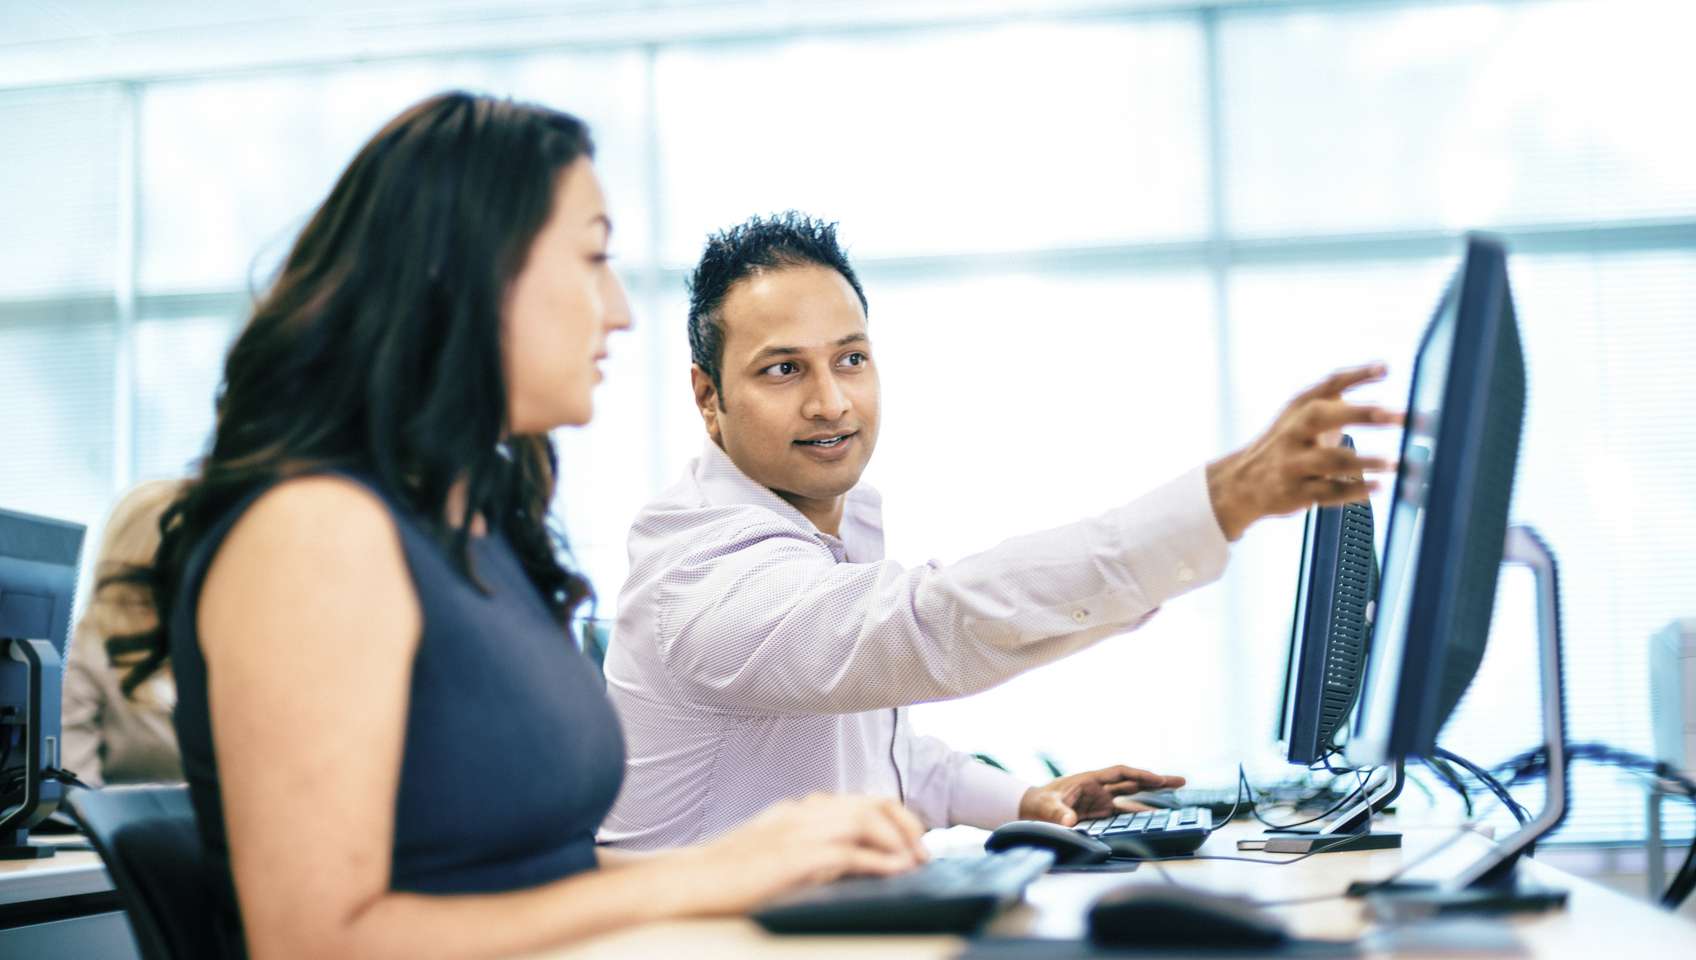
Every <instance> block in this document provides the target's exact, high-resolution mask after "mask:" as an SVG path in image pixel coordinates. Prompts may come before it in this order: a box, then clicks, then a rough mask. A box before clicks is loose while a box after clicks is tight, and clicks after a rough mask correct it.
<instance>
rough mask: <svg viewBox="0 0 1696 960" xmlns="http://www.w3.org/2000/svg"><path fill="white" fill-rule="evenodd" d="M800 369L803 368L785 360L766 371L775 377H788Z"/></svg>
mask: <svg viewBox="0 0 1696 960" xmlns="http://www.w3.org/2000/svg"><path fill="white" fill-rule="evenodd" d="M799 369H801V368H800V367H797V366H796V365H795V364H793V363H790V362H789V361H788V360H785V361H783V362H782V363H774V364H772V365H771V366H769V367H767V368H766V369H765V372H766V373H768V374H770V375H771V376H774V377H787V376H789V375H790V374H792V373H794V372H795V371H797V370H799Z"/></svg>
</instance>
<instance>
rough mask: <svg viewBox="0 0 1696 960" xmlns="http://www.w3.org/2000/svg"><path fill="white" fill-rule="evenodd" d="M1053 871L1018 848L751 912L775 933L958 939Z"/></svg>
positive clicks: (799, 896) (821, 890)
mask: <svg viewBox="0 0 1696 960" xmlns="http://www.w3.org/2000/svg"><path fill="white" fill-rule="evenodd" d="M1053 863H1054V854H1052V853H1050V852H1048V851H1046V850H1038V849H1035V848H1033V847H1018V848H1014V849H1012V850H1004V851H1001V852H999V853H991V854H988V855H986V856H982V857H962V858H943V859H938V860H932V861H930V862H929V863H927V864H925V865H924V866H921V867H919V868H918V869H916V870H913V871H910V872H908V873H904V874H900V875H898V876H893V877H853V878H849V879H844V880H838V881H836V882H835V883H828V884H825V885H824V886H822V887H815V888H813V889H810V890H804V891H800V892H799V893H795V894H790V895H788V896H785V897H783V898H780V899H778V900H776V901H773V902H771V903H769V904H767V905H765V906H764V907H761V908H760V909H758V910H756V911H754V913H753V918H754V920H755V921H756V922H757V923H759V924H760V926H762V927H765V928H766V929H767V930H770V931H772V932H773V933H960V934H969V933H972V932H973V931H975V930H977V929H978V928H979V927H981V926H982V925H983V924H984V923H985V922H986V921H987V920H988V919H989V918H990V917H992V916H994V915H995V914H996V913H997V912H999V911H1000V910H1001V909H1002V908H1003V907H1006V906H1008V905H1009V904H1011V903H1013V902H1015V901H1017V900H1018V899H1019V897H1020V896H1021V895H1022V894H1023V893H1024V890H1025V887H1026V886H1028V885H1029V884H1030V883H1031V882H1032V881H1033V880H1035V879H1036V878H1037V877H1040V876H1041V875H1042V874H1043V873H1044V872H1045V871H1047V869H1048V868H1049V867H1050V866H1051V865H1052V864H1053Z"/></svg>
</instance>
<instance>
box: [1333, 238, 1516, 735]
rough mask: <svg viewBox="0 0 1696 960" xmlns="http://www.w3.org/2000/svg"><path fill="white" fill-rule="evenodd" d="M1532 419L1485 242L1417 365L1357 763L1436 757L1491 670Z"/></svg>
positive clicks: (1476, 247)
mask: <svg viewBox="0 0 1696 960" xmlns="http://www.w3.org/2000/svg"><path fill="white" fill-rule="evenodd" d="M1524 418H1525V358H1524V354H1523V352H1522V348H1521V346H1520V340H1519V328H1518V325H1517V323H1516V322H1515V318H1514V310H1513V297H1512V295H1511V293H1510V292H1509V289H1508V274H1507V255H1506V253H1505V251H1504V250H1503V249H1502V246H1501V245H1500V244H1499V243H1497V242H1495V241H1493V240H1490V239H1487V238H1483V237H1477V236H1474V237H1471V238H1469V239H1468V242H1467V248H1466V257H1465V259H1464V260H1463V261H1462V263H1461V267H1460V270H1459V272H1458V273H1457V274H1456V275H1455V278H1454V280H1453V282H1451V283H1450V285H1449V288H1448V290H1447V291H1446V292H1445V293H1444V295H1443V299H1442V301H1441V302H1440V303H1439V304H1438V306H1437V311H1436V315H1435V316H1434V317H1433V318H1432V320H1431V323H1430V325H1429V326H1427V327H1426V330H1425V335H1424V337H1423V339H1422V340H1421V341H1420V345H1419V352H1418V354H1417V356H1416V358H1415V360H1414V366H1413V386H1412V389H1411V390H1410V393H1409V399H1408V406H1407V429H1406V432H1405V433H1404V435H1403V438H1402V450H1401V462H1400V466H1399V468H1398V470H1397V474H1396V485H1395V491H1394V493H1393V494H1392V496H1391V513H1390V519H1389V533H1388V536H1387V537H1386V539H1385V544H1384V569H1383V580H1382V583H1381V584H1380V586H1379V590H1378V618H1377V623H1376V624H1375V625H1374V627H1373V637H1372V658H1371V662H1370V663H1368V664H1367V668H1366V680H1365V684H1364V687H1363V689H1362V693H1361V700H1360V706H1359V707H1358V708H1357V709H1356V711H1355V720H1354V726H1353V728H1352V729H1351V731H1350V734H1349V742H1348V758H1349V761H1350V763H1351V764H1355V765H1359V764H1369V763H1384V762H1387V761H1389V760H1392V759H1394V758H1397V757H1417V756H1426V755H1428V754H1429V753H1430V751H1431V750H1432V749H1433V748H1434V746H1435V743H1436V738H1437V732H1438V731H1439V730H1440V729H1441V728H1442V725H1443V724H1444V723H1445V722H1446V721H1447V720H1448V717H1449V714H1450V713H1451V712H1453V710H1454V708H1455V705H1456V704H1457V703H1459V701H1460V698H1461V695H1462V694H1463V693H1465V692H1466V688H1467V686H1468V685H1469V684H1470V683H1471V682H1472V677H1473V675H1474V674H1476V673H1477V672H1478V664H1479V662H1480V661H1481V660H1482V659H1483V656H1484V644H1485V641H1486V640H1487V639H1488V637H1489V633H1490V617H1491V614H1492V612H1493V609H1494V606H1495V599H1496V574H1497V568H1498V567H1499V566H1500V565H1501V562H1502V549H1503V547H1502V544H1503V537H1504V535H1505V534H1506V532H1507V521H1508V505H1509V501H1510V500H1511V498H1512V495H1513V478H1514V470H1515V467H1516V465H1517V463H1518V459H1519V441H1520V430H1521V427H1522V425H1523V422H1524Z"/></svg>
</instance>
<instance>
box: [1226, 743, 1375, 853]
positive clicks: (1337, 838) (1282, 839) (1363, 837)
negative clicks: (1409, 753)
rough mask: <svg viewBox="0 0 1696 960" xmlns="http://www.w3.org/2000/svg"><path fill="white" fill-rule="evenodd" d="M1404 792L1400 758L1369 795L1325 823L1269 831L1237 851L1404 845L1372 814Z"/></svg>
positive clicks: (1311, 850) (1336, 849)
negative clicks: (1376, 823)
mask: <svg viewBox="0 0 1696 960" xmlns="http://www.w3.org/2000/svg"><path fill="white" fill-rule="evenodd" d="M1401 792H1402V761H1401V760H1400V759H1397V760H1396V762H1395V765H1394V766H1392V767H1390V768H1389V773H1388V775H1386V776H1385V777H1384V779H1383V780H1381V781H1380V782H1379V783H1378V784H1377V785H1376V786H1372V787H1371V789H1370V790H1368V791H1367V794H1366V796H1364V797H1361V798H1360V799H1359V800H1356V801H1355V802H1354V803H1353V804H1351V805H1350V806H1348V807H1346V808H1345V809H1344V810H1343V811H1342V812H1341V813H1338V814H1337V815H1335V816H1333V817H1331V818H1330V819H1329V820H1327V821H1325V822H1324V823H1323V824H1314V825H1312V826H1304V827H1294V828H1291V829H1286V830H1268V831H1266V833H1265V834H1264V839H1249V840H1239V841H1237V849H1238V850H1257V851H1261V852H1264V853H1341V852H1343V851H1345V850H1388V849H1392V848H1395V847H1399V846H1401V845H1402V835H1401V834H1399V833H1396V832H1394V831H1389V830H1373V829H1372V815H1373V814H1375V813H1380V812H1382V811H1383V810H1384V808H1385V807H1388V806H1389V805H1390V804H1391V803H1392V802H1393V801H1394V800H1395V799H1396V796H1397V795H1398V794H1400V793H1401Z"/></svg>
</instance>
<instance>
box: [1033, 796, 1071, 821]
mask: <svg viewBox="0 0 1696 960" xmlns="http://www.w3.org/2000/svg"><path fill="white" fill-rule="evenodd" d="M1037 816H1038V817H1039V818H1041V819H1043V820H1047V821H1048V822H1050V823H1058V824H1059V825H1061V826H1062V827H1070V826H1075V825H1076V824H1077V822H1078V814H1077V812H1076V811H1074V810H1073V809H1072V808H1071V807H1070V806H1067V805H1066V803H1065V801H1063V800H1061V799H1060V797H1059V795H1057V794H1054V793H1044V794H1043V795H1042V798H1041V800H1040V802H1039V804H1038V806H1037Z"/></svg>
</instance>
